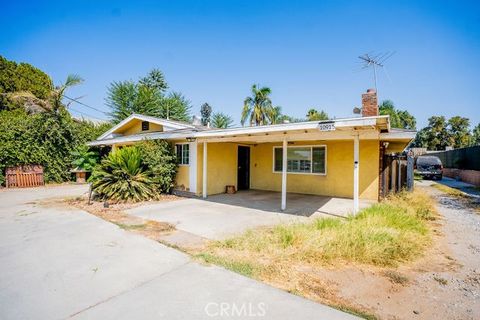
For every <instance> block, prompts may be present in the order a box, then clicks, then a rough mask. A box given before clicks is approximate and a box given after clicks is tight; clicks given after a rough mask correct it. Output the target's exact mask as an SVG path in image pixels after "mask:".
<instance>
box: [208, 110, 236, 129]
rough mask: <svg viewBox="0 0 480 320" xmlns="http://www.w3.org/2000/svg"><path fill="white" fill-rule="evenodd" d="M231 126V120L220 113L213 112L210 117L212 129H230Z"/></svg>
mask: <svg viewBox="0 0 480 320" xmlns="http://www.w3.org/2000/svg"><path fill="white" fill-rule="evenodd" d="M232 124H233V119H232V118H231V117H230V116H229V115H226V114H224V113H222V112H214V113H213V115H212V127H214V128H223V129H225V128H230V127H231V126H232Z"/></svg>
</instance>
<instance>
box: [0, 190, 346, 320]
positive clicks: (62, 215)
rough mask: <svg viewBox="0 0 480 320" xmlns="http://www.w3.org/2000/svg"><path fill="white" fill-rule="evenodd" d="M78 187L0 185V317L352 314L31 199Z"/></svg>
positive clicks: (66, 193)
mask: <svg viewBox="0 0 480 320" xmlns="http://www.w3.org/2000/svg"><path fill="white" fill-rule="evenodd" d="M85 191H86V188H85V187H84V186H60V187H51V188H39V189H25V190H2V191H0V319H65V318H79V319H218V318H225V319H240V318H243V319H248V318H262V317H263V318H265V319H293V318H295V319H353V318H354V317H353V316H350V315H348V314H345V313H342V312H340V311H337V310H334V309H332V308H329V307H326V306H323V305H321V304H317V303H314V302H311V301H308V300H305V299H302V298H300V297H298V296H295V295H291V294H288V293H286V292H284V291H281V290H278V289H275V288H272V287H270V286H267V285H265V284H262V283H259V282H257V281H254V280H252V279H249V278H245V277H243V276H240V275H238V274H235V273H232V272H230V271H227V270H224V269H222V268H219V267H215V266H205V265H201V264H198V263H196V262H193V261H191V260H190V258H189V256H187V255H185V254H183V253H181V252H179V251H176V250H174V249H171V248H168V247H165V246H163V245H161V244H159V243H157V242H155V241H152V240H150V239H147V238H144V237H142V236H139V235H135V234H132V233H129V232H127V231H124V230H122V229H120V228H118V227H117V226H115V225H113V224H110V223H108V222H105V221H103V220H101V219H99V218H97V217H95V216H92V215H90V214H88V213H86V212H83V211H81V210H76V209H71V208H68V207H47V206H42V205H39V204H36V203H35V202H34V201H37V200H40V199H45V198H49V197H54V196H57V197H58V196H74V195H80V194H81V193H83V192H85Z"/></svg>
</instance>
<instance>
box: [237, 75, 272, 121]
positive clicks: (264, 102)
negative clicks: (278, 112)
mask: <svg viewBox="0 0 480 320" xmlns="http://www.w3.org/2000/svg"><path fill="white" fill-rule="evenodd" d="M251 90H252V95H251V96H249V97H247V98H245V100H244V102H243V110H242V117H241V123H242V125H245V123H246V122H248V124H249V125H250V126H253V125H256V126H260V125H265V124H268V122H269V114H271V110H272V108H273V107H272V100H271V99H270V94H271V93H272V90H270V88H268V87H260V86H259V85H257V84H254V85H253V86H252V89H251Z"/></svg>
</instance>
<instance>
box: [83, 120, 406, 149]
mask: <svg viewBox="0 0 480 320" xmlns="http://www.w3.org/2000/svg"><path fill="white" fill-rule="evenodd" d="M132 119H140V120H142V121H150V122H154V123H158V124H161V125H164V126H168V127H169V128H170V129H169V130H166V131H162V132H147V133H138V134H133V135H128V136H113V135H112V133H113V132H115V130H117V129H119V128H120V127H121V126H123V125H125V124H126V123H127V122H129V121H131V120H132ZM325 124H332V125H333V126H334V128H335V130H337V129H338V130H340V131H342V130H347V129H365V128H367V129H371V128H378V129H379V130H380V132H382V133H380V139H382V140H386V139H396V140H399V141H400V140H406V141H410V140H411V139H413V138H414V136H415V131H408V132H407V131H398V130H397V129H391V128H390V120H389V116H388V115H385V116H373V117H356V118H344V119H333V120H322V121H306V122H295V123H282V124H275V125H264V126H255V127H237V128H227V129H211V128H206V127H203V126H195V125H191V124H186V123H182V122H177V121H171V120H166V119H159V118H155V117H149V116H143V115H138V114H132V115H131V116H130V117H128V118H127V119H125V120H123V121H122V122H121V123H119V124H118V125H117V126H115V127H114V128H112V129H111V130H109V131H108V132H106V133H104V134H103V135H102V136H100V137H99V138H98V139H97V140H95V141H92V142H90V143H89V145H90V146H98V145H111V144H121V143H131V142H136V141H141V140H144V139H170V140H172V139H186V138H197V139H203V140H208V139H212V138H222V139H228V138H229V137H230V138H233V137H238V136H255V135H259V134H263V135H269V134H275V133H276V134H281V133H283V132H302V131H305V132H307V131H308V130H310V131H312V130H320V128H321V126H322V125H325Z"/></svg>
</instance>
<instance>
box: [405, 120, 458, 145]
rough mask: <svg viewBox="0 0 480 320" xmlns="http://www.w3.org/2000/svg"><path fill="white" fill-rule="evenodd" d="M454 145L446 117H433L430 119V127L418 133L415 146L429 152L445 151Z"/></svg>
mask: <svg viewBox="0 0 480 320" xmlns="http://www.w3.org/2000/svg"><path fill="white" fill-rule="evenodd" d="M451 145H452V138H451V135H450V133H449V130H448V123H447V121H446V120H445V117H444V116H432V117H430V118H429V119H428V126H427V127H425V128H423V129H422V130H420V131H419V132H418V133H417V136H416V137H415V140H414V142H413V146H415V147H420V148H427V149H429V150H445V148H446V147H448V146H451Z"/></svg>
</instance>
